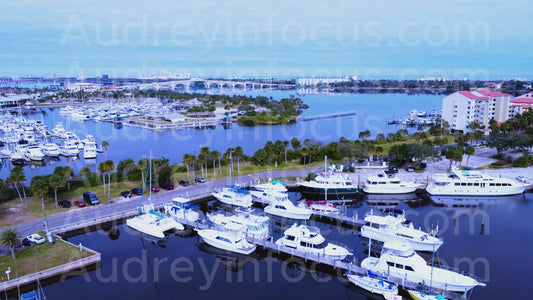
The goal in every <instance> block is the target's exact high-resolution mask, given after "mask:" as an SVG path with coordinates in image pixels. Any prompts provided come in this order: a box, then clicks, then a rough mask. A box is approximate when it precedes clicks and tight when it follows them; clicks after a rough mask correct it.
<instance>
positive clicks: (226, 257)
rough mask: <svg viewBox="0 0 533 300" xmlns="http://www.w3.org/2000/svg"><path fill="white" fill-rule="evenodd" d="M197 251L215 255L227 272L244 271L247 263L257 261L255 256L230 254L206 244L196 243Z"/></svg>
mask: <svg viewBox="0 0 533 300" xmlns="http://www.w3.org/2000/svg"><path fill="white" fill-rule="evenodd" d="M197 246H198V250H200V251H202V252H204V253H208V254H212V255H215V256H216V257H217V259H218V260H220V262H222V263H223V264H224V266H225V267H226V270H227V271H231V272H240V271H242V270H243V269H244V265H245V263H247V262H251V261H254V260H256V259H257V257H256V255H254V254H252V255H244V254H239V253H236V252H230V251H226V250H222V249H219V248H216V247H213V246H211V245H209V244H207V243H198V244H197Z"/></svg>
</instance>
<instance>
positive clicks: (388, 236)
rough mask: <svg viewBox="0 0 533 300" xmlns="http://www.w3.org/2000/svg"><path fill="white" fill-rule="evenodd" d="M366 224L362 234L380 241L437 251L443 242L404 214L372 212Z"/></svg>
mask: <svg viewBox="0 0 533 300" xmlns="http://www.w3.org/2000/svg"><path fill="white" fill-rule="evenodd" d="M365 222H366V225H364V226H363V227H361V236H363V237H366V238H369V239H373V240H378V241H380V242H389V241H398V242H403V243H407V244H409V245H410V246H411V247H412V248H413V249H414V250H417V251H430V252H435V251H437V249H439V247H440V246H441V245H442V244H443V241H442V239H439V238H437V237H435V236H433V235H431V234H428V233H426V232H424V231H422V230H419V229H415V228H414V226H413V223H411V222H409V221H406V220H405V215H404V214H396V215H395V214H388V215H384V216H379V215H374V214H370V215H367V216H366V217H365Z"/></svg>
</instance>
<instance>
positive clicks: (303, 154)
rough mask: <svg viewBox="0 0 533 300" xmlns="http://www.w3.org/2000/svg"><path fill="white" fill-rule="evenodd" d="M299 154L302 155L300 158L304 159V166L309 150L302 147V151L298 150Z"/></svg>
mask: <svg viewBox="0 0 533 300" xmlns="http://www.w3.org/2000/svg"><path fill="white" fill-rule="evenodd" d="M300 154H302V156H303V157H304V166H305V157H306V156H307V154H309V149H307V147H303V148H302V150H300Z"/></svg>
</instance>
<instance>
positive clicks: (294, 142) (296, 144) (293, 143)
mask: <svg viewBox="0 0 533 300" xmlns="http://www.w3.org/2000/svg"><path fill="white" fill-rule="evenodd" d="M291 146H292V149H294V151H298V149H300V147H301V146H302V144H301V143H300V140H298V138H297V137H293V138H292V139H291Z"/></svg>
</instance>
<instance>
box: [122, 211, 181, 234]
mask: <svg viewBox="0 0 533 300" xmlns="http://www.w3.org/2000/svg"><path fill="white" fill-rule="evenodd" d="M126 225H128V226H129V227H131V228H133V229H135V230H137V231H140V232H142V233H145V234H148V235H151V236H155V237H157V238H164V237H165V232H168V231H172V230H184V229H185V227H184V226H183V225H182V224H180V223H178V222H176V221H174V220H173V219H172V218H170V217H168V216H165V215H163V214H161V213H159V212H157V211H155V210H154V207H153V205H145V206H144V207H143V208H142V209H141V210H140V211H139V214H138V215H136V216H133V217H131V218H129V219H127V220H126Z"/></svg>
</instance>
